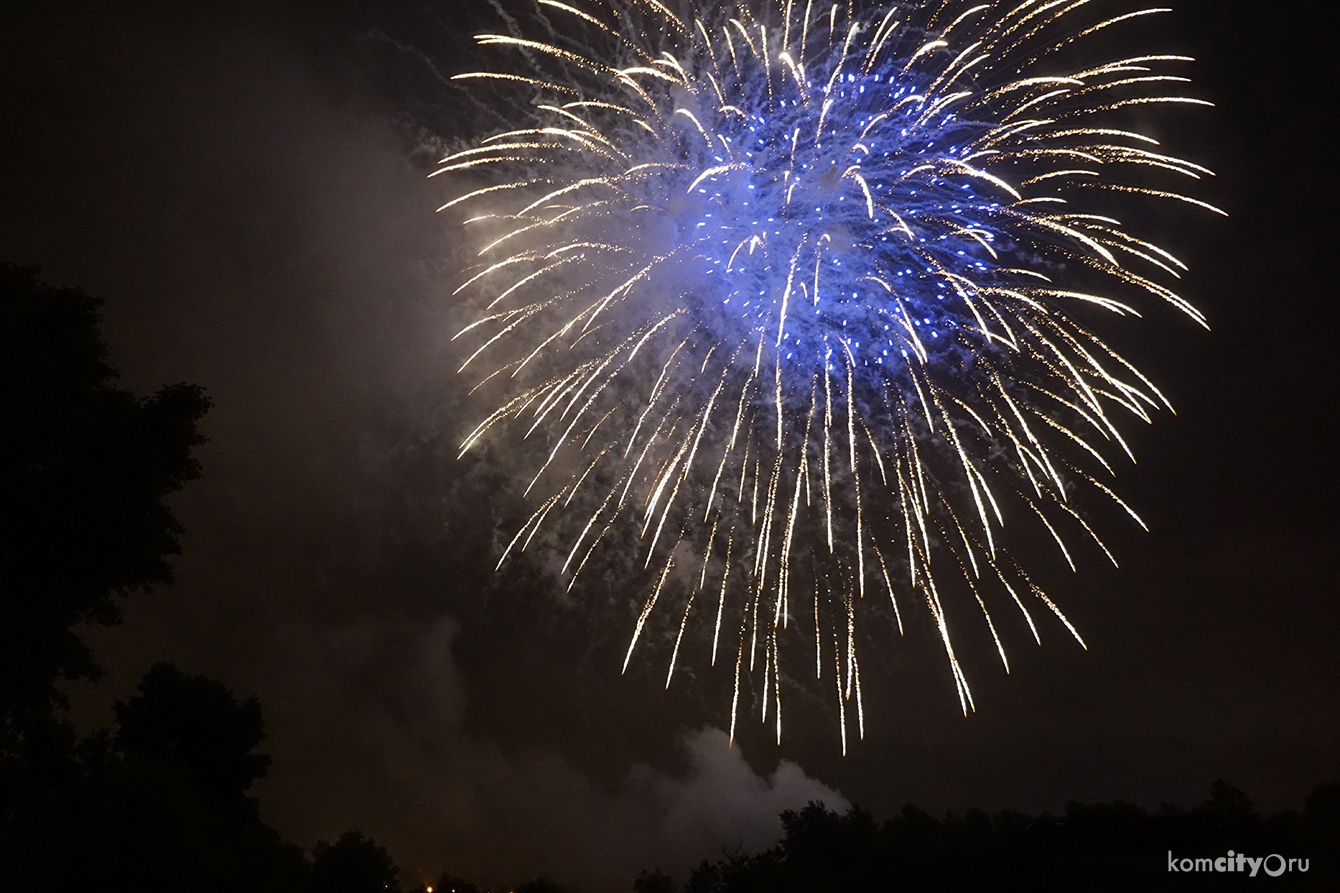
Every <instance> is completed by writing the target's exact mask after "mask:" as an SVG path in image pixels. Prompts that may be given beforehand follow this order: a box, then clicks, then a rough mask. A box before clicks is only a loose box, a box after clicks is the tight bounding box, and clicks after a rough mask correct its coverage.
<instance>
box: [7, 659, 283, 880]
mask: <svg viewBox="0 0 1340 893" xmlns="http://www.w3.org/2000/svg"><path fill="white" fill-rule="evenodd" d="M116 714H117V723H116V728H115V729H114V730H113V731H110V732H100V733H96V734H94V735H92V736H90V737H89V738H87V739H85V740H83V741H80V740H77V739H76V737H75V735H74V733H73V732H72V730H71V729H70V727H69V726H68V724H64V723H60V722H57V721H54V720H52V721H50V722H48V723H46V724H45V725H43V726H41V729H42V731H43V737H42V738H41V739H40V740H39V739H38V738H37V737H36V736H34V735H30V736H26V737H25V741H27V742H29V743H31V744H32V745H33V748H32V755H33V758H32V759H29V760H27V761H26V763H25V765H24V766H23V767H22V768H23V770H24V771H23V772H22V773H21V774H20V775H18V776H17V777H18V779H19V781H18V782H17V783H16V784H15V785H14V786H13V788H12V797H11V801H10V803H9V808H8V809H7V810H6V812H5V813H4V814H3V816H0V889H5V890H22V891H32V893H39V891H53V893H56V891H66V890H108V891H122V890H125V891H132V890H133V891H144V893H152V891H165V893H166V891H173V893H185V891H200V893H225V891H240V890H255V891H273V893H281V891H295V893H296V891H299V890H301V889H303V887H304V886H305V884H306V881H307V873H308V869H307V865H306V863H305V861H304V858H303V853H302V850H301V849H300V848H299V847H296V846H294V845H292V844H289V843H287V842H285V841H284V840H283V839H282V838H281V837H280V836H279V835H278V834H277V833H276V832H275V831H274V830H273V829H271V828H269V827H267V826H265V825H264V824H262V823H261V822H260V821H259V820H258V819H257V818H256V809H255V804H254V802H252V801H251V800H249V799H248V798H247V797H246V796H245V792H246V789H247V787H248V786H249V785H250V784H251V782H252V781H253V780H255V779H256V778H259V777H261V776H262V775H263V774H264V771H265V767H266V765H267V764H268V762H269V758H268V757H266V756H264V755H262V754H258V753H255V750H254V749H255V747H256V746H257V744H259V742H260V740H261V738H262V737H263V734H262V727H261V717H260V709H259V707H258V706H257V704H256V702H255V700H254V699H253V700H250V701H246V702H243V703H240V704H239V703H238V701H237V700H236V699H235V698H234V697H233V695H232V694H231V693H230V692H229V691H228V690H227V689H226V688H225V687H224V686H223V685H222V684H221V683H219V682H216V681H214V680H210V679H205V678H202V677H189V676H184V675H183V674H181V673H180V671H178V670H177V669H176V668H175V667H172V666H170V665H167V664H159V665H157V666H155V667H154V668H153V669H152V670H150V671H149V673H148V674H147V675H146V676H145V678H144V680H143V682H141V684H140V688H139V694H137V695H136V696H135V697H133V698H131V699H130V700H129V701H128V702H126V703H120V704H117V705H116Z"/></svg>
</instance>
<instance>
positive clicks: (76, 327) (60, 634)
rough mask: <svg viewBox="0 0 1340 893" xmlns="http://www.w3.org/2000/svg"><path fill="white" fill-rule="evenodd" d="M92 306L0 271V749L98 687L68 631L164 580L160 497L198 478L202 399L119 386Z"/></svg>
mask: <svg viewBox="0 0 1340 893" xmlns="http://www.w3.org/2000/svg"><path fill="white" fill-rule="evenodd" d="M98 306H99V302H98V300H97V299H95V298H92V297H90V296H89V295H87V294H85V293H84V292H82V291H78V290H75V289H67V288H53V287H51V286H48V285H45V284H44V283H42V282H41V281H40V280H38V278H37V276H36V273H35V272H34V271H32V270H29V269H19V268H16V267H12V266H7V265H0V736H2V737H0V750H4V751H7V750H9V749H11V748H13V747H15V746H18V743H17V739H18V737H19V736H20V735H21V734H23V731H24V728H25V726H26V724H27V719H25V718H34V717H35V718H37V721H39V722H40V718H41V717H42V716H43V715H44V714H45V713H46V712H47V710H48V708H49V707H51V706H52V705H55V704H59V703H60V702H61V699H60V695H59V692H58V690H57V688H56V683H57V682H58V680H61V679H67V680H71V679H96V678H97V677H98V675H99V672H100V670H99V668H98V665H97V663H96V661H95V660H94V658H93V655H92V653H91V652H90V651H89V649H88V647H87V645H85V644H84V642H83V641H82V640H81V639H80V638H79V636H78V634H77V633H76V632H75V627H76V626H77V625H78V624H81V623H97V624H102V625H112V624H115V623H117V622H118V621H119V620H120V618H121V611H120V606H119V604H118V600H119V598H120V597H122V596H125V595H127V594H128V593H130V592H132V591H134V590H141V589H148V588H149V587H152V586H154V585H158V584H166V583H170V582H171V581H172V568H171V565H170V564H169V558H170V556H172V555H175V554H177V553H178V552H179V551H180V545H179V542H178V538H179V535H180V533H181V527H180V525H179V524H178V523H177V521H176V519H175V518H174V517H173V516H172V513H171V511H170V510H169V509H168V507H167V505H166V504H165V502H164V499H165V497H167V496H169V495H170V494H172V493H175V492H176V491H177V490H179V489H181V487H182V486H183V485H184V484H186V483H187V482H189V481H191V480H194V479H195V478H196V477H198V476H199V474H200V466H199V464H198V463H197V462H196V459H195V457H194V454H193V451H194V449H195V448H196V447H197V446H199V445H200V444H201V443H202V442H203V441H204V438H203V437H202V436H201V434H200V432H199V430H198V428H197V425H198V423H199V421H200V419H201V418H202V417H203V416H204V414H205V412H206V411H207V410H208V408H209V400H208V399H207V398H206V397H205V395H204V392H203V391H202V390H201V389H200V388H199V387H197V386H195V385H190V384H174V385H168V386H166V387H164V388H162V389H161V390H159V391H158V392H157V393H156V394H154V395H153V396H150V397H147V398H140V397H137V396H135V395H133V394H131V393H130V392H128V391H125V390H122V389H121V388H118V387H117V386H116V377H117V373H116V370H115V369H114V368H113V367H112V366H111V364H110V363H109V362H108V360H107V348H106V345H105V344H104V343H103V341H102V337H101V335H100V334H99V332H98Z"/></svg>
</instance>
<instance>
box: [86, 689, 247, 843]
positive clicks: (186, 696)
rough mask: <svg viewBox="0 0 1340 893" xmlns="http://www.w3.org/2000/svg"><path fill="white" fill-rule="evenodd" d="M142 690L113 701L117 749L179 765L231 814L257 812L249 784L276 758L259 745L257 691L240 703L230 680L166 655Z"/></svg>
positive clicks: (236, 817) (241, 816) (205, 796)
mask: <svg viewBox="0 0 1340 893" xmlns="http://www.w3.org/2000/svg"><path fill="white" fill-rule="evenodd" d="M138 692H139V693H138V694H136V695H134V696H133V697H131V698H130V699H129V700H128V701H125V702H121V701H118V702H117V703H116V704H115V705H114V706H113V708H112V709H113V710H114V711H115V713H116V723H117V730H116V736H115V738H114V740H113V746H114V747H115V749H116V751H117V752H118V753H120V754H121V755H122V756H123V757H125V758H126V759H127V760H128V761H132V762H134V761H145V760H150V761H154V762H157V763H160V764H163V765H165V766H172V767H177V768H179V769H180V770H181V771H182V772H183V773H184V775H185V777H186V778H187V779H188V781H189V783H190V785H191V786H192V787H193V789H194V790H195V791H196V792H197V793H198V794H199V795H200V797H201V799H202V800H203V801H204V802H205V804H206V805H207V806H208V807H209V808H211V809H212V810H214V811H215V812H217V813H218V814H219V815H220V816H222V817H224V818H226V819H230V820H233V821H245V820H249V819H255V818H256V801H255V800H254V799H253V798H251V797H248V796H247V789H248V788H250V787H251V784H252V782H254V781H258V780H259V779H261V778H264V777H265V773H266V770H267V769H268V768H269V766H270V758H269V757H268V756H266V755H265V754H260V753H256V752H255V750H256V748H257V747H258V746H259V745H260V743H261V740H262V739H263V738H264V737H265V732H264V729H263V725H262V722H261V708H260V704H259V703H258V702H257V701H256V699H255V698H250V699H248V700H246V701H244V702H242V703H238V702H237V700H236V699H235V698H234V697H233V694H232V692H230V691H229V690H228V689H227V688H226V687H225V686H224V685H223V683H221V682H218V681H217V680H214V679H209V678H207V677H204V676H186V675H184V674H183V673H182V672H181V671H180V670H178V669H177V668H176V667H174V666H172V665H171V664H165V663H159V664H155V665H154V666H153V667H152V668H151V669H150V670H149V672H148V673H146V674H145V676H144V679H143V680H142V681H141V682H140V685H139V689H138Z"/></svg>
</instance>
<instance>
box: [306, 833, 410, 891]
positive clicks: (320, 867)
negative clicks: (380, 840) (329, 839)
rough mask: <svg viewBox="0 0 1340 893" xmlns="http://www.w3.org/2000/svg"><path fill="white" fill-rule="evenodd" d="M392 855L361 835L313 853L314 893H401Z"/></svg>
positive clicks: (350, 835)
mask: <svg viewBox="0 0 1340 893" xmlns="http://www.w3.org/2000/svg"><path fill="white" fill-rule="evenodd" d="M398 874H399V870H398V869H397V868H396V864H395V861H394V860H393V859H392V858H391V854H390V853H388V852H386V850H384V849H382V847H381V846H379V845H378V844H377V842H376V841H374V840H372V839H370V838H368V837H366V836H364V835H363V834H361V833H359V832H358V831H346V832H345V833H344V834H341V835H340V837H339V839H338V840H336V841H335V842H334V843H326V842H325V841H324V840H322V841H318V842H317V845H316V847H315V848H313V850H312V893H399V891H400V886H399V883H398V882H397V875H398Z"/></svg>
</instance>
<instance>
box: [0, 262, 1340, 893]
mask: <svg viewBox="0 0 1340 893" xmlns="http://www.w3.org/2000/svg"><path fill="white" fill-rule="evenodd" d="M98 306H99V305H98V301H97V300H96V299H94V298H92V297H90V296H89V295H87V294H85V293H83V292H82V291H78V290H75V289H61V288H53V287H51V286H48V285H46V284H44V283H42V282H41V281H40V279H38V277H37V274H36V272H35V271H33V270H30V269H21V268H16V267H11V266H3V265H0V891H4V893H69V891H99V893H101V891H113V893H116V891H127V893H130V891H135V893H159V891H162V893H168V891H172V893H197V891H198V893H234V891H237V893H241V891H248V893H401V891H402V890H408V889H411V888H409V887H404V886H402V883H401V878H400V872H399V870H398V868H397V866H396V864H395V862H394V860H393V859H392V858H391V856H390V855H389V854H388V853H387V851H386V850H385V849H384V848H383V847H382V846H381V845H379V844H378V843H377V842H376V841H375V840H372V839H371V838H369V837H367V836H366V835H364V834H362V833H360V832H358V831H348V832H346V833H344V834H342V835H340V836H339V837H338V838H337V839H336V840H334V841H333V842H325V841H321V842H318V843H317V844H316V845H315V846H314V847H312V848H311V849H310V850H305V849H304V848H303V847H301V846H299V845H297V844H295V843H292V842H290V841H287V840H285V839H284V838H283V836H282V835H281V834H279V833H278V832H277V831H276V830H275V829H273V828H271V827H269V826H268V825H266V824H265V823H264V822H263V821H262V820H261V818H260V810H259V808H258V802H257V799H256V798H255V797H254V796H253V795H252V794H251V790H252V787H253V785H254V784H255V783H256V782H257V781H259V780H260V779H262V778H264V777H265V775H266V773H267V771H268V770H269V767H270V758H269V757H268V756H266V755H265V754H264V753H262V752H261V751H260V747H261V745H262V743H263V741H264V738H265V731H264V724H263V718H262V714H261V707H260V704H259V703H258V702H257V701H256V699H255V698H246V699H238V698H237V697H236V696H235V695H234V694H233V693H232V692H231V691H229V690H228V688H227V687H226V686H225V685H224V684H223V683H221V682H219V681H217V680H214V679H210V678H207V677H203V676H193V675H189V674H187V673H185V672H183V671H182V670H180V669H178V668H177V667H175V666H173V665H170V664H166V663H159V664H155V665H153V666H152V667H151V668H150V669H149V671H148V672H147V673H146V674H145V676H144V677H143V679H142V680H141V681H140V683H139V686H138V688H137V689H136V692H135V693H134V694H133V695H132V696H130V697H129V698H127V699H126V700H124V701H117V702H116V703H115V704H114V705H113V714H114V722H113V724H112V727H111V728H108V729H102V730H98V731H95V732H93V733H92V734H89V735H85V736H80V735H78V734H77V733H76V731H75V729H74V727H73V725H72V724H71V723H70V721H69V719H68V716H67V712H68V707H69V705H68V702H67V700H66V699H65V697H64V696H63V694H62V692H61V684H62V682H69V681H78V680H83V681H96V680H97V679H98V678H99V677H100V675H101V673H102V671H101V668H100V667H99V666H98V664H97V661H96V660H95V659H94V655H93V653H92V650H91V649H90V648H89V647H88V645H87V643H85V642H84V641H83V639H82V638H80V634H79V630H80V629H81V628H82V627H84V626H86V625H88V624H98V625H103V626H111V625H114V624H116V623H118V622H119V621H120V619H121V611H120V604H121V601H122V599H124V598H125V597H127V596H129V595H130V594H132V593H134V592H136V591H143V590H147V589H149V588H151V587H155V586H163V585H168V584H170V583H171V582H172V568H171V564H170V559H171V557H172V556H173V555H175V554H177V553H178V551H179V549H180V546H179V542H178V537H179V535H180V533H181V528H180V525H179V524H178V523H177V521H176V519H175V518H174V517H173V516H172V513H171V511H170V510H169V508H168V506H167V505H166V503H165V500H166V498H167V497H169V496H170V495H171V494H172V493H174V492H177V491H178V490H179V489H181V488H182V487H183V486H185V485H186V484H188V483H189V482H191V481H192V480H194V479H196V478H197V477H199V475H200V472H201V469H200V466H199V464H198V463H197V461H196V459H195V449H196V448H197V447H198V446H199V445H200V444H202V443H203V442H204V438H203V437H202V435H201V434H200V431H199V427H198V425H199V422H200V421H201V419H202V418H203V417H204V415H205V413H206V412H207V411H208V409H209V400H208V398H207V397H206V395H205V394H204V392H203V391H202V390H201V389H200V388H199V387H197V386H195V385H190V384H174V385H168V386H166V387H164V388H162V389H160V390H159V391H158V392H156V393H155V394H153V395H151V396H149V397H147V398H140V397H136V396H134V395H133V394H131V393H129V392H127V391H125V390H123V389H121V388H119V387H118V386H117V384H116V380H117V375H116V371H115V369H114V368H113V367H112V366H111V365H110V363H109V362H108V360H107V349H106V346H105V345H104V343H103V341H102V338H101V335H100V333H99V318H98ZM781 825H782V830H783V834H782V837H781V839H780V840H779V842H778V843H777V844H776V845H774V846H772V847H770V848H768V849H766V850H763V851H762V852H757V853H745V852H742V851H735V852H723V853H722V854H721V856H720V858H718V859H716V860H715V861H713V860H707V861H704V862H703V863H701V864H700V865H699V866H698V867H697V868H696V869H695V870H693V871H692V873H691V874H690V876H689V877H688V878H686V879H684V882H683V883H677V882H676V881H675V880H674V879H672V878H671V877H669V876H668V875H666V874H664V873H663V872H661V871H660V870H657V869H649V870H646V871H643V872H642V873H641V874H640V875H639V876H638V877H636V878H634V879H631V881H630V887H631V890H632V891H634V893H679V891H683V893H791V891H795V893H800V891H804V893H875V891H960V890H965V891H966V890H972V891H989V890H1028V891H1058V893H1060V891H1064V893H1082V891H1137V893H1145V891H1154V890H1177V891H1183V890H1201V889H1206V890H1227V889H1236V888H1238V887H1243V886H1244V885H1249V884H1257V883H1268V884H1269V885H1270V886H1271V887H1272V888H1273V889H1295V890H1328V891H1333V890H1340V875H1338V874H1337V870H1336V859H1337V856H1338V855H1340V785H1336V784H1331V785H1323V786H1320V787H1317V788H1316V789H1315V790H1313V791H1312V793H1311V794H1310V795H1309V796H1308V797H1307V799H1306V802H1305V803H1304V804H1303V806H1302V810H1301V811H1285V812H1281V813H1277V814H1272V815H1260V814H1258V812H1257V810H1256V809H1255V808H1254V807H1253V805H1252V803H1251V800H1250V799H1249V798H1248V796H1247V795H1246V794H1245V793H1244V792H1242V791H1240V790H1238V789H1237V788H1234V787H1232V786H1231V785H1228V784H1225V783H1223V782H1216V783H1215V784H1214V785H1213V786H1212V787H1211V789H1210V792H1209V797H1208V799H1207V800H1206V801H1205V802H1204V803H1203V804H1202V805H1200V806H1198V807H1195V808H1192V809H1181V808H1178V807H1175V806H1168V805H1164V806H1161V807H1159V808H1158V809H1157V810H1154V811H1152V812H1151V811H1147V810H1145V809H1142V808H1140V807H1138V806H1135V805H1132V804H1129V803H1121V802H1117V803H1111V804H1081V803H1071V804H1069V805H1068V806H1067V807H1066V808H1065V810H1064V812H1063V813H1061V814H1060V815H1055V816H1053V815H1046V814H1044V815H1041V816H1029V815H1024V814H1022V813H1018V812H1011V811H1003V812H998V813H996V814H994V815H989V814H987V813H985V812H983V811H981V810H970V811H968V812H966V813H963V814H961V815H959V814H952V813H951V814H949V815H946V816H944V817H942V818H936V817H934V816H932V815H930V814H929V813H927V812H925V811H923V810H921V809H918V808H917V807H915V806H911V805H908V806H905V807H903V809H902V811H901V812H900V813H899V814H898V815H896V816H894V817H893V818H891V819H888V820H887V821H884V822H882V823H881V822H877V821H876V820H875V818H874V817H873V816H871V815H870V814H869V813H867V812H865V811H863V810H861V809H859V808H856V807H853V808H852V809H850V810H848V811H847V812H845V813H837V812H834V811H832V810H829V809H827V808H826V807H824V806H823V805H821V804H818V803H811V804H810V805H808V806H807V807H805V808H804V809H801V810H797V811H788V812H784V813H782V815H781ZM611 846H612V847H613V846H617V842H615V841H612V842H611ZM1230 852H1233V853H1235V854H1237V853H1241V854H1244V855H1246V856H1249V857H1252V858H1261V857H1266V856H1271V855H1272V854H1278V855H1279V856H1281V857H1283V858H1285V859H1289V858H1295V859H1297V858H1302V859H1307V860H1308V862H1307V869H1308V870H1307V871H1306V872H1302V871H1298V870H1296V868H1295V870H1293V871H1289V872H1287V873H1284V874H1282V875H1281V876H1280V877H1277V878H1274V877H1268V876H1267V875H1266V874H1265V872H1264V871H1263V870H1258V874H1257V876H1256V877H1254V878H1253V877H1248V876H1247V874H1246V873H1245V872H1243V871H1237V872H1227V873H1221V872H1209V871H1200V870H1196V871H1192V872H1186V871H1182V870H1175V869H1174V868H1173V867H1172V866H1170V864H1169V860H1170V859H1174V858H1175V859H1176V860H1178V862H1179V863H1180V862H1181V861H1182V860H1197V859H1208V860H1214V859H1218V858H1220V857H1225V858H1226V857H1227V854H1228V853H1230ZM1186 864H1191V865H1193V867H1194V866H1195V862H1194V861H1193V862H1191V863H1186ZM1207 864H1209V865H1213V862H1212V861H1211V862H1209V863H1207ZM1274 864H1275V863H1270V864H1269V865H1267V866H1266V867H1273V866H1274ZM431 886H432V888H433V890H434V891H435V893H448V891H452V893H497V891H500V890H507V891H509V893H574V888H569V887H566V886H564V885H563V884H562V883H560V882H558V881H554V880H552V879H549V878H534V879H531V880H529V881H526V882H524V883H521V884H519V885H515V886H507V887H498V886H496V885H495V886H493V887H486V886H481V885H477V884H475V883H472V882H470V881H469V880H467V879H465V878H462V877H458V876H454V875H451V874H448V873H444V874H442V875H441V876H440V877H439V878H437V879H436V880H435V882H434V883H433V884H432V885H431ZM412 889H415V890H424V889H425V888H424V887H414V888H412Z"/></svg>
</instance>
